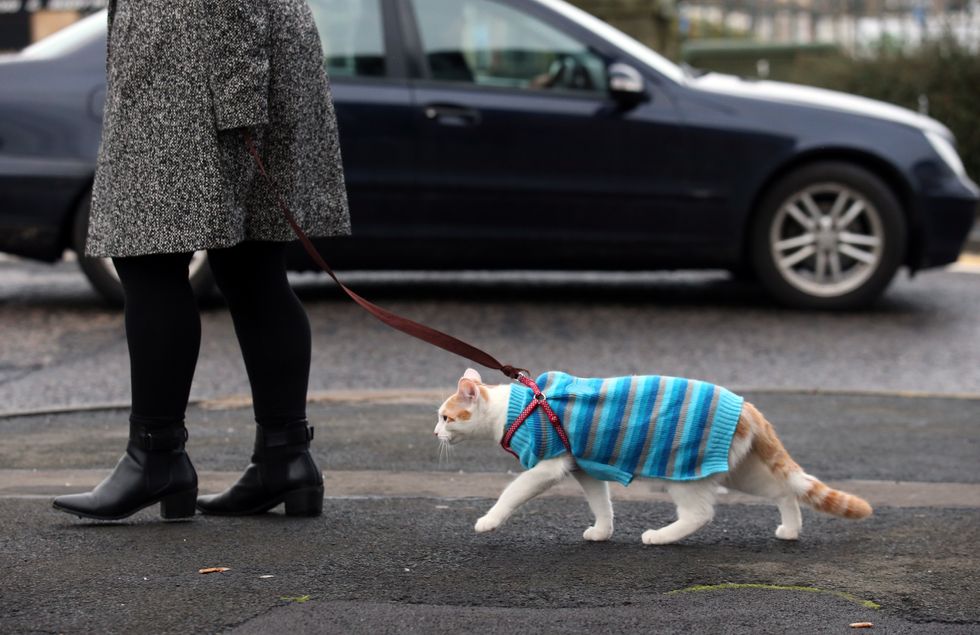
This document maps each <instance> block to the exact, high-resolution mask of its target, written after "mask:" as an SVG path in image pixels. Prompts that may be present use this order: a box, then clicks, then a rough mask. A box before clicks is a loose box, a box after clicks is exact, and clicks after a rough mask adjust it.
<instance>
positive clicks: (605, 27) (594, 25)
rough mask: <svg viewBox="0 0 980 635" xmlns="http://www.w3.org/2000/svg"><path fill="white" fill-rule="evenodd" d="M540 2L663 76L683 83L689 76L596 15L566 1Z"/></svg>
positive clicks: (542, 0) (541, 0) (540, 0)
mask: <svg viewBox="0 0 980 635" xmlns="http://www.w3.org/2000/svg"><path fill="white" fill-rule="evenodd" d="M538 2H540V3H541V4H544V5H546V6H548V7H550V8H552V9H554V10H555V11H557V12H559V13H561V14H562V15H564V16H565V17H567V18H569V19H570V20H574V21H575V22H577V23H579V24H581V25H582V26H583V27H585V28H587V29H588V30H590V31H592V32H593V33H595V34H596V35H598V36H599V37H601V38H603V39H605V40H606V41H608V42H609V43H610V44H613V45H615V46H617V47H619V48H620V49H622V50H623V51H625V52H627V53H629V54H630V55H632V56H633V57H635V58H636V59H638V60H640V61H641V62H645V63H646V64H648V65H649V66H651V67H652V68H653V69H654V70H656V71H657V72H659V73H660V74H662V75H666V76H667V77H668V78H670V79H672V80H674V81H675V82H683V81H684V78H685V77H686V76H687V74H686V73H685V72H684V71H683V70H682V69H681V68H680V67H679V66H677V65H676V64H674V63H673V62H671V61H670V60H668V59H667V58H665V57H661V56H660V55H658V54H657V53H655V52H654V51H653V49H651V48H650V47H649V46H647V45H646V44H643V43H641V42H639V41H637V40H634V39H633V38H631V37H630V36H628V35H626V34H625V33H623V32H622V31H620V30H619V29H617V28H615V27H613V26H610V25H609V24H607V23H605V22H603V21H602V20H600V19H599V18H597V17H595V16H594V15H591V14H589V13H586V12H585V11H583V10H581V9H579V8H578V7H575V6H573V5H570V4H568V3H567V2H565V1H564V0H538Z"/></svg>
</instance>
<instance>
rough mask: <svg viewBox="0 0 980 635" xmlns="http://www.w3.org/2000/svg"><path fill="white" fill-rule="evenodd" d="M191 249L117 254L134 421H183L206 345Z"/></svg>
mask: <svg viewBox="0 0 980 635" xmlns="http://www.w3.org/2000/svg"><path fill="white" fill-rule="evenodd" d="M190 258H191V254H190V253H178V254H151V255H147V256H133V257H127V258H113V264H115V266H116V271H117V272H118V273H119V279H120V281H121V282H122V286H123V292H124V294H125V298H126V304H125V316H126V340H127V342H128V344H129V367H130V378H131V382H132V391H133V405H132V414H131V416H130V418H131V420H137V421H146V422H148V423H153V422H161V423H167V424H175V423H183V421H184V413H185V411H186V409H187V401H188V398H189V397H190V392H191V382H192V380H193V379H194V368H195V366H196V365H197V356H198V352H199V350H200V347H201V318H200V314H199V312H198V308H197V299H196V298H195V297H194V291H193V290H192V289H191V285H190V282H189V281H188V278H187V266H188V264H189V263H190Z"/></svg>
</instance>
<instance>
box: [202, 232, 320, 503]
mask: <svg viewBox="0 0 980 635" xmlns="http://www.w3.org/2000/svg"><path fill="white" fill-rule="evenodd" d="M285 247H286V244H285V243H281V242H270V241H246V242H242V243H239V244H237V245H235V246H233V247H228V248H223V249H211V250H208V259H209V261H210V263H211V270H212V272H213V273H214V278H215V281H216V282H217V283H218V288H219V289H221V293H222V294H223V295H224V297H225V300H226V301H227V303H228V308H229V310H230V312H231V316H232V321H233V322H234V325H235V334H236V335H237V336H238V342H239V345H240V346H241V349H242V357H243V358H244V360H245V368H246V371H247V373H248V379H249V384H250V386H251V389H252V400H253V408H254V412H255V421H256V423H257V424H258V426H257V428H256V436H255V452H254V454H253V455H252V463H251V465H249V466H248V468H246V470H245V473H244V474H243V475H242V477H241V478H240V479H239V481H238V482H237V483H236V484H235V485H233V486H232V487H231V488H230V489H228V490H226V491H225V492H222V493H221V494H216V495H212V496H202V497H201V498H199V499H198V508H199V509H201V510H202V511H204V512H206V513H212V514H236V515H237V514H242V515H243V514H256V513H263V512H266V511H268V510H269V509H271V508H272V507H275V506H276V505H278V504H279V503H285V505H286V513H287V514H290V515H315V514H319V513H320V512H321V510H322V507H323V476H322V474H321V472H320V469H319V468H318V467H317V465H316V463H315V462H314V460H313V457H312V456H311V455H310V452H309V447H310V439H312V436H313V429H312V428H311V427H309V425H308V422H307V420H306V391H307V386H308V383H309V375H310V340H311V337H310V323H309V319H308V318H307V315H306V310H305V309H304V308H303V304H302V303H301V302H300V301H299V298H297V297H296V294H295V293H294V292H293V290H292V287H290V286H289V280H288V279H287V278H286V265H285Z"/></svg>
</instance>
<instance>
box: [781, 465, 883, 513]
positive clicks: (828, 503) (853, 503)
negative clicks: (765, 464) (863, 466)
mask: <svg viewBox="0 0 980 635" xmlns="http://www.w3.org/2000/svg"><path fill="white" fill-rule="evenodd" d="M789 484H790V487H792V488H793V491H794V492H796V496H797V497H798V498H799V499H800V500H801V501H803V502H805V503H807V504H809V505H810V506H811V507H813V508H814V509H816V510H817V511H821V512H824V513H827V514H832V515H834V516H840V517H841V518H867V517H868V516H870V515H871V505H869V504H868V501H866V500H864V499H863V498H861V497H860V496H855V495H854V494H848V493H847V492H842V491H840V490H837V489H833V488H832V487H829V486H827V485H825V484H824V483H821V482H820V479H818V478H817V477H815V476H811V475H809V474H807V473H806V472H804V471H803V470H800V471H799V472H795V473H794V474H792V475H790V478H789Z"/></svg>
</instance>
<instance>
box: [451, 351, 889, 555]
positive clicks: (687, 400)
mask: <svg viewBox="0 0 980 635" xmlns="http://www.w3.org/2000/svg"><path fill="white" fill-rule="evenodd" d="M648 379H649V380H650V381H659V382H661V383H660V384H659V386H660V392H661V393H664V392H667V393H669V392H670V388H671V387H670V386H667V387H666V388H665V385H664V384H663V382H664V381H672V382H683V387H678V384H676V383H675V384H673V386H672V387H673V389H675V392H676V395H678V399H680V397H683V399H684V402H683V409H681V408H680V407H678V408H677V410H680V411H681V414H680V415H676V414H675V415H674V417H675V421H680V420H681V419H683V418H685V417H687V414H686V413H687V411H688V409H689V407H690V408H691V409H695V406H694V405H691V404H694V403H695V401H697V399H698V398H701V399H702V400H703V402H702V403H703V404H704V407H703V408H698V409H695V410H697V411H698V412H700V411H708V410H709V406H710V412H711V415H712V416H714V415H715V410H716V409H717V410H719V411H720V410H721V409H723V406H719V405H718V403H717V397H716V398H715V401H712V393H711V392H710V391H711V390H714V391H716V392H719V393H724V395H727V396H728V398H729V399H732V398H734V399H736V400H737V401H733V402H732V403H734V404H735V405H734V407H733V408H731V409H730V410H731V413H730V416H729V420H730V426H729V428H730V430H729V431H728V432H727V434H728V440H726V442H725V443H724V445H723V446H719V447H721V452H722V454H721V461H720V463H718V462H717V461H716V463H717V464H718V467H717V468H716V469H715V471H714V472H711V471H710V469H705V473H707V474H708V475H707V476H704V477H703V478H699V477H696V476H690V475H691V474H698V473H700V472H699V470H701V467H697V466H695V461H696V460H699V457H695V458H694V459H690V463H689V464H687V465H686V467H688V468H690V469H691V470H692V471H690V472H688V475H689V476H688V477H686V478H685V480H665V481H663V482H665V483H666V490H667V492H668V493H669V494H670V496H671V497H672V498H673V501H674V504H675V505H676V506H677V520H676V521H674V522H673V523H671V524H669V525H667V526H665V527H662V528H660V529H650V530H647V531H645V532H643V535H642V540H643V543H644V544H648V545H665V544H670V543H674V542H677V541H678V540H681V539H682V538H684V537H686V536H689V535H690V534H692V533H694V532H695V531H697V530H698V529H700V528H701V527H703V526H704V525H706V524H707V523H708V522H709V521H711V519H712V518H713V516H714V505H715V498H716V495H717V494H718V492H719V490H720V487H719V486H724V487H726V488H730V489H733V490H737V491H740V492H744V493H746V494H751V495H755V496H762V497H765V498H769V499H771V500H772V501H773V502H775V504H776V506H777V507H778V508H779V515H780V524H779V526H778V527H777V528H776V537H777V538H780V539H783V540H796V539H797V538H798V537H799V534H800V528H801V524H802V519H801V516H800V505H799V503H800V502H801V501H802V502H804V503H807V504H808V505H810V506H811V507H813V508H814V509H817V510H819V511H822V512H826V513H828V514H832V515H834V516H840V517H843V518H865V517H867V516H869V515H871V512H872V510H871V506H870V505H869V504H868V503H867V502H866V501H864V500H863V499H861V498H859V497H857V496H854V495H851V494H847V493H845V492H841V491H838V490H834V489H831V488H830V487H828V486H827V485H825V484H823V483H821V482H820V481H819V480H817V479H816V478H815V477H813V476H810V475H809V474H807V473H806V472H804V471H803V469H802V468H801V467H800V466H799V465H797V463H796V462H795V461H794V460H793V459H792V458H791V457H790V456H789V454H788V453H787V452H786V450H785V448H783V445H782V443H780V441H779V439H778V438H777V437H776V433H775V431H774V430H773V428H772V425H771V424H770V423H769V422H768V421H767V420H766V419H765V418H764V417H763V416H762V414H761V413H760V412H759V411H758V410H757V409H756V408H755V407H754V406H753V405H752V404H750V403H747V402H744V403H743V401H742V399H741V397H737V396H734V395H732V393H729V392H728V391H725V390H724V389H722V388H718V387H716V386H712V385H711V384H704V383H703V382H695V381H694V380H684V379H677V378H658V377H652V378H644V377H633V378H618V379H615V380H579V379H577V378H573V377H571V376H568V375H565V374H563V373H548V374H545V375H542V376H541V378H539V380H538V384H539V385H540V386H541V389H542V392H543V393H544V394H545V396H546V397H545V398H546V399H547V400H548V402H549V404H550V405H551V407H552V408H553V409H554V411H555V412H556V413H559V418H562V414H561V413H564V414H566V415H568V414H569V412H570V409H571V408H572V406H569V405H568V403H567V402H566V403H558V402H554V398H553V393H552V392H551V389H554V390H555V391H556V394H557V390H558V388H559V387H558V385H557V383H556V382H561V381H564V382H566V384H567V383H568V382H571V383H572V384H574V386H573V387H574V390H569V391H566V392H571V393H576V395H580V394H581V393H582V390H581V384H579V383H576V382H594V383H593V384H592V385H599V384H603V385H604V386H611V384H608V383H603V382H613V381H625V382H629V381H630V380H634V383H635V381H636V380H648ZM595 382H598V383H595ZM545 383H548V384H549V386H550V388H549V389H546V388H545ZM623 386H625V388H624V390H626V389H628V383H624V384H623ZM691 386H693V388H691ZM705 386H706V387H707V388H705ZM685 388H686V389H687V396H684V392H685V390H684V389H685ZM605 390H606V388H603V391H605ZM630 390H632V391H634V392H635V391H638V389H637V388H635V387H634V388H632V389H630ZM514 391H518V392H520V391H525V392H526V393H527V395H528V396H529V397H528V398H529V399H533V398H534V397H533V391H532V390H531V389H529V388H527V387H526V386H523V385H520V384H502V385H487V384H484V383H483V381H482V380H481V378H480V375H479V373H478V372H477V371H475V370H473V369H468V370H467V371H466V373H465V374H464V375H463V377H462V378H461V379H460V380H459V384H458V387H457V391H456V393H455V394H454V395H452V396H450V397H449V398H448V399H447V400H446V401H445V402H444V403H443V404H442V406H441V407H440V408H439V420H438V423H437V424H436V428H435V434H436V436H438V437H439V441H440V443H442V444H444V445H451V444H455V443H458V442H460V441H463V440H465V439H470V438H485V439H492V440H494V441H496V442H498V443H499V442H501V441H502V440H503V439H504V435H505V434H506V433H507V432H508V429H509V428H510V427H511V425H512V423H513V420H512V419H513V418H514V415H515V412H519V408H520V407H521V406H522V405H523V404H524V403H530V402H529V401H527V400H524V401H521V399H522V398H523V397H522V395H521V394H518V392H515V393H514V395H513V397H514V398H513V399H512V392H514ZM609 391H610V394H612V392H613V389H612V388H609ZM699 391H700V392H699ZM634 392H630V393H629V397H630V401H629V407H630V408H632V409H633V410H636V409H637V408H639V407H640V406H639V405H637V403H636V402H638V401H639V399H640V398H639V397H637V396H636V395H635V394H634ZM603 395H604V396H605V392H603ZM692 395H693V396H692ZM699 395H700V397H699ZM609 398H610V399H612V397H609ZM667 398H669V395H668V397H667ZM667 398H661V399H662V400H664V403H666V399H667ZM653 399H654V398H652V397H651V398H650V399H649V400H648V401H652V400H653ZM722 400H724V396H722ZM593 401H594V399H593ZM664 403H661V401H660V400H658V401H656V405H655V406H654V405H649V406H645V407H646V408H647V409H648V410H647V411H645V412H653V411H654V410H655V408H661V407H663V406H664ZM677 403H678V404H679V403H680V401H678V402H677ZM515 404H517V405H516V406H515ZM591 407H592V408H595V406H594V405H592V406H591ZM515 408H516V409H515ZM623 408H625V406H621V407H620V411H619V412H620V414H622V411H623ZM541 410H542V409H541V408H537V412H538V413H541ZM718 416H719V417H720V415H718ZM589 417H594V418H595V420H596V421H597V420H598V419H599V416H598V415H594V414H593V412H592V411H590V412H589ZM568 418H569V419H571V417H570V416H569V417H568ZM626 418H629V417H625V418H623V417H621V419H623V420H625V419H626ZM637 418H642V417H637V416H634V417H632V419H631V420H635V419H637ZM695 418H696V417H695ZM702 419H705V418H704V417H702ZM653 420H655V419H653ZM686 420H690V419H686ZM529 421H530V419H529ZM710 421H711V420H710V419H709V425H710ZM718 421H719V419H718V417H716V418H715V419H714V422H715V426H714V427H715V428H718V427H722V426H721V424H720V423H718ZM542 422H543V423H542ZM538 423H539V424H540V425H541V427H540V428H537V429H535V430H529V431H528V433H527V436H528V437H531V436H532V435H533V437H534V439H535V440H534V441H533V442H532V443H534V444H538V449H537V450H536V451H537V452H538V454H539V456H538V457H535V458H532V459H531V460H530V461H528V460H525V459H526V458H527V450H526V449H525V450H522V451H521V455H520V457H519V458H520V460H521V463H522V464H524V466H525V467H528V468H529V469H527V470H526V471H525V472H523V473H521V474H520V475H519V476H518V477H517V478H516V479H514V481H513V482H511V483H510V485H508V486H507V488H506V489H504V491H503V493H502V494H501V495H500V498H499V499H498V500H497V502H496V504H495V505H493V507H491V508H490V510H489V511H488V512H487V513H486V515H485V516H483V517H482V518H480V519H479V520H478V521H477V522H476V526H475V529H476V531H477V532H480V533H482V532H487V531H492V530H494V529H497V528H498V527H499V526H500V525H501V524H503V523H504V521H506V520H507V519H508V517H510V515H511V514H513V513H514V511H515V510H516V509H517V508H518V507H520V506H521V505H523V504H524V503H526V502H527V501H529V500H531V499H532V498H534V497H535V496H538V495H539V494H541V493H543V492H545V491H546V490H548V489H549V488H550V487H552V486H554V485H555V484H557V483H558V482H560V481H561V480H563V479H564V478H565V477H566V476H568V475H569V474H571V475H572V476H573V477H574V478H575V479H576V480H577V481H578V483H579V485H581V487H582V490H583V491H584V493H585V498H586V500H587V501H588V504H589V507H590V508H591V510H592V513H593V514H594V515H595V523H594V524H593V525H592V526H591V527H589V528H588V529H586V530H585V533H584V534H583V538H585V539H586V540H591V541H602V540H608V539H609V537H610V536H612V533H613V508H612V502H611V501H610V498H609V488H608V483H607V481H608V480H617V481H620V482H622V483H624V484H628V483H629V482H630V480H632V478H633V476H634V475H635V476H641V477H649V473H650V470H647V473H643V470H640V469H639V466H640V465H641V464H642V461H648V462H649V463H647V465H650V464H651V463H653V462H656V460H657V459H650V458H648V457H647V454H649V453H651V452H652V451H651V450H650V449H649V447H648V446H649V445H650V444H651V442H646V443H647V446H643V441H642V440H640V439H639V437H640V436H642V435H641V434H637V433H629V432H627V433H623V432H614V433H613V435H614V438H615V440H614V441H613V442H609V441H605V442H604V441H602V439H601V438H598V439H597V438H596V434H597V433H596V432H595V431H594V430H593V431H592V432H591V433H589V432H584V433H581V432H576V431H575V430H572V429H570V428H569V423H568V422H566V421H562V424H563V426H565V427H566V429H567V431H568V437H569V438H571V439H572V441H571V447H572V448H573V449H576V445H578V449H579V450H580V451H579V452H576V453H577V454H582V455H584V456H579V457H574V456H572V455H571V454H570V453H569V452H568V451H567V450H566V448H565V446H564V445H563V444H559V443H558V442H557V441H554V440H553V445H552V447H551V451H550V452H545V451H543V450H541V448H542V447H545V446H548V442H545V441H541V439H544V435H545V432H542V430H547V427H546V425H547V419H546V418H545V417H544V415H543V414H542V415H541V418H540V420H539V422H538ZM658 425H659V424H658ZM677 425H678V430H677V431H676V433H675V431H674V430H673V429H671V430H670V431H669V432H668V433H667V434H669V435H671V436H672V437H673V435H675V434H676V437H674V440H673V449H671V448H670V446H671V440H670V439H668V440H667V441H666V442H664V443H666V446H667V451H668V452H669V453H670V456H669V458H670V461H671V464H672V465H675V464H674V461H676V462H677V463H676V465H680V464H681V463H682V462H684V461H686V460H687V459H682V458H679V457H678V456H675V454H676V453H677V452H684V451H685V450H683V448H681V449H680V450H678V439H680V438H681V437H682V436H683V437H685V438H686V436H687V434H688V433H687V432H682V431H680V429H679V428H680V426H679V424H677ZM649 427H650V428H653V427H654V424H649ZM703 428H704V425H703V424H702V429H701V430H699V431H698V432H699V433H704V434H705V435H707V434H708V433H707V432H706V431H705V430H704V429H703ZM511 432H513V431H511ZM576 434H581V435H584V436H581V437H579V438H578V440H577V441H576V438H575V435H576ZM589 434H591V435H592V437H591V438H590V437H589ZM599 434H600V435H601V433H599ZM650 436H654V433H653V432H652V431H651V432H650ZM555 438H556V439H557V436H556V437H555ZM624 438H625V439H626V440H625V441H624ZM631 442H632V443H634V444H635V445H636V446H637V448H638V450H637V453H642V454H643V456H642V458H640V459H639V461H640V463H638V462H637V461H638V459H637V458H636V457H634V458H633V459H632V460H633V463H632V466H633V469H632V471H631V472H630V473H628V474H625V475H624V474H623V473H622V472H616V471H615V469H614V468H605V467H604V466H602V465H596V464H595V462H594V460H593V459H594V458H595V456H597V453H598V454H602V452H598V451H595V452H592V453H591V455H590V454H589V453H588V452H586V451H585V450H582V449H581V448H583V447H584V445H587V444H589V445H596V446H597V447H598V446H601V445H602V444H603V443H605V444H606V450H605V455H604V456H605V458H606V459H609V457H610V455H615V456H618V454H619V453H621V452H622V453H623V454H624V455H625V453H626V450H625V449H624V446H626V445H629V444H630V443H631ZM653 443H656V442H653ZM711 443H714V442H713V441H710V440H705V441H702V442H701V446H700V450H698V448H697V447H695V448H694V449H692V450H688V453H689V454H698V452H699V451H700V453H701V455H705V447H706V446H710V445H711ZM681 445H682V444H681ZM515 454H517V453H516V452H515ZM716 458H717V456H716ZM726 459H727V461H726ZM626 462H627V463H628V461H626ZM529 463H530V465H529ZM622 464H623V461H620V465H622ZM586 465H588V466H589V467H584V466H586ZM663 465H667V460H666V458H665V459H664V461H663ZM682 467H683V466H682ZM597 472H598V473H599V476H602V477H603V478H597V477H596V476H595V474H596V473H597ZM610 474H611V475H610ZM651 478H657V477H651ZM665 478H669V477H665Z"/></svg>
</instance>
